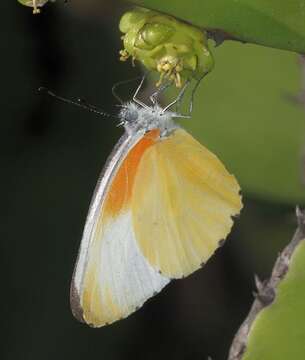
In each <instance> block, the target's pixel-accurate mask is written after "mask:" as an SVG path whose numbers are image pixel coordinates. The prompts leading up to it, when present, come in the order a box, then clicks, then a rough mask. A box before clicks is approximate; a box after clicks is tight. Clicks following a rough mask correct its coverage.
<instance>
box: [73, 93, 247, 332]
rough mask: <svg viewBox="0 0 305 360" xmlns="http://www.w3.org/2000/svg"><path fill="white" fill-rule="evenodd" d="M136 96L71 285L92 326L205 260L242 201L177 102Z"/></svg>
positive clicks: (126, 110)
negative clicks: (181, 121)
mask: <svg viewBox="0 0 305 360" xmlns="http://www.w3.org/2000/svg"><path fill="white" fill-rule="evenodd" d="M138 90H139V88H138ZM138 90H137V92H138ZM137 92H136V94H137ZM136 94H135V96H134V98H133V101H131V102H128V103H126V104H124V105H123V106H122V108H121V111H120V113H119V117H120V120H121V123H122V124H123V125H124V128H125V133H124V135H123V136H122V137H121V139H120V140H119V142H118V143H117V145H116V146H115V148H114V150H113V152H112V153H111V155H110V157H109V158H108V160H107V162H106V165H105V167H104V170H103V171H102V174H101V176H100V178H99V181H98V183H97V186H96V189H95V192H94V195H93V199H92V202H91V205H90V208H89V213H88V216H87V220H86V224H85V228H84V232H83V237H82V241H81V245H80V250H79V254H78V259H77V262H76V266H75V270H74V274H73V279H72V284H71V308H72V312H73V314H74V316H75V317H76V318H77V319H78V320H79V321H82V322H85V323H87V324H88V325H90V326H92V327H100V326H103V325H107V324H111V323H113V322H115V321H117V320H120V319H123V318H125V317H127V316H128V315H130V314H131V313H133V312H134V311H136V310H137V309H138V308H140V307H141V306H142V305H143V303H144V302H145V301H146V300H147V299H149V298H150V297H152V296H153V295H155V294H157V293H158V292H160V291H161V289H163V288H164V287H165V286H166V285H167V284H168V283H169V282H170V281H171V280H172V279H179V278H183V277H185V276H188V275H189V274H191V273H193V272H194V271H195V270H197V269H199V268H200V267H202V266H203V264H205V263H206V261H207V260H208V259H209V258H210V257H211V256H212V255H213V253H214V252H215V250H216V249H217V248H218V247H219V246H220V245H221V244H222V242H223V240H224V239H225V238H226V237H227V235H228V234H229V232H230V230H231V227H232V225H233V217H234V216H236V215H238V214H239V212H240V210H241V208H242V202H241V196H240V187H239V185H238V183H237V181H236V179H235V177H234V176H233V175H230V174H229V173H228V171H227V170H226V168H225V167H224V165H223V164H222V163H221V161H220V160H219V159H218V158H217V157H216V156H215V155H214V154H213V153H211V152H210V151H209V150H208V149H206V148H205V147H204V146H203V145H201V144H200V143H199V142H198V141H196V140H195V139H194V138H193V137H192V136H191V135H190V134H189V133H188V132H187V131H186V130H184V129H183V128H181V127H180V126H179V125H177V124H176V123H175V118H177V117H180V115H179V114H177V113H175V112H172V111H170V110H169V108H170V106H171V105H172V104H173V103H172V104H170V105H169V106H167V107H165V108H162V107H161V106H160V105H158V104H157V103H156V102H155V101H154V102H153V105H152V106H147V105H145V104H143V103H142V102H141V101H139V100H138V99H137V98H136Z"/></svg>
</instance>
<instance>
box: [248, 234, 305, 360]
mask: <svg viewBox="0 0 305 360" xmlns="http://www.w3.org/2000/svg"><path fill="white" fill-rule="evenodd" d="M304 269H305V240H302V241H300V242H299V244H298V245H297V247H296V248H295V250H294V253H293V255H292V257H291V260H290V265H289V271H288V273H287V274H286V276H285V277H284V279H283V280H282V281H281V282H280V283H279V285H278V286H277V290H276V297H275V300H274V302H273V303H272V304H271V305H269V306H268V307H266V308H264V309H263V310H262V311H261V312H260V313H259V314H258V316H257V317H256V320H255V321H254V323H253V324H252V327H251V331H250V333H249V338H248V345H247V349H246V352H245V355H244V356H243V357H242V359H243V360H262V359H266V360H287V359H304V358H305V343H304V339H305V305H304V299H305V270H304Z"/></svg>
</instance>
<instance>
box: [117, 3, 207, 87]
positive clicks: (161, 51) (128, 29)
mask: <svg viewBox="0 0 305 360" xmlns="http://www.w3.org/2000/svg"><path fill="white" fill-rule="evenodd" d="M119 28H120V30H121V31H122V32H123V33H124V36H123V37H122V39H123V44H124V49H123V50H121V51H120V55H121V58H120V59H121V60H122V61H125V60H127V59H128V58H129V57H131V58H132V60H133V61H134V60H138V61H140V62H141V63H142V64H143V65H144V66H145V67H146V68H148V69H149V70H155V71H158V72H159V73H160V80H159V81H158V83H157V85H160V84H161V82H162V81H163V79H164V78H167V79H169V80H172V81H173V82H174V83H175V85H176V86H177V87H181V86H182V85H183V83H184V82H185V81H186V80H188V79H192V78H194V79H196V80H199V79H201V78H202V77H203V76H204V75H206V74H207V73H208V72H209V71H211V69H212V68H213V65H214V61H213V58H212V55H211V53H210V51H209V49H208V44H207V37H206V34H205V32H204V31H201V30H200V29H198V28H196V27H194V26H191V25H188V24H185V23H183V22H180V21H178V20H177V19H175V18H173V17H171V16H167V15H162V14H159V13H157V12H155V11H151V10H147V9H142V8H137V9H135V10H133V11H128V12H127V13H125V14H124V15H123V16H122V18H121V21H120V25H119Z"/></svg>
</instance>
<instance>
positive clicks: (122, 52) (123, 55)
mask: <svg viewBox="0 0 305 360" xmlns="http://www.w3.org/2000/svg"><path fill="white" fill-rule="evenodd" d="M119 54H120V55H121V56H120V61H126V60H127V59H128V58H129V56H130V55H129V53H128V52H127V51H126V50H125V49H124V50H120V52H119Z"/></svg>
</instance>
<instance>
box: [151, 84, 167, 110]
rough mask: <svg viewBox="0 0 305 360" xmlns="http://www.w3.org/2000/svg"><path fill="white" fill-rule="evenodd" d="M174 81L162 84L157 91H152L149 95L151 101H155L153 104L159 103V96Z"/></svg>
mask: <svg viewBox="0 0 305 360" xmlns="http://www.w3.org/2000/svg"><path fill="white" fill-rule="evenodd" d="M171 84H172V83H171V82H169V83H166V84H162V85H161V86H160V87H159V88H158V90H157V91H155V92H154V93H152V94H151V95H150V97H149V99H150V101H151V102H152V103H153V105H155V104H156V103H157V99H158V96H159V95H160V94H161V93H162V92H163V91H165V90H166V89H167V88H168V87H169V86H170V85H171Z"/></svg>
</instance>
